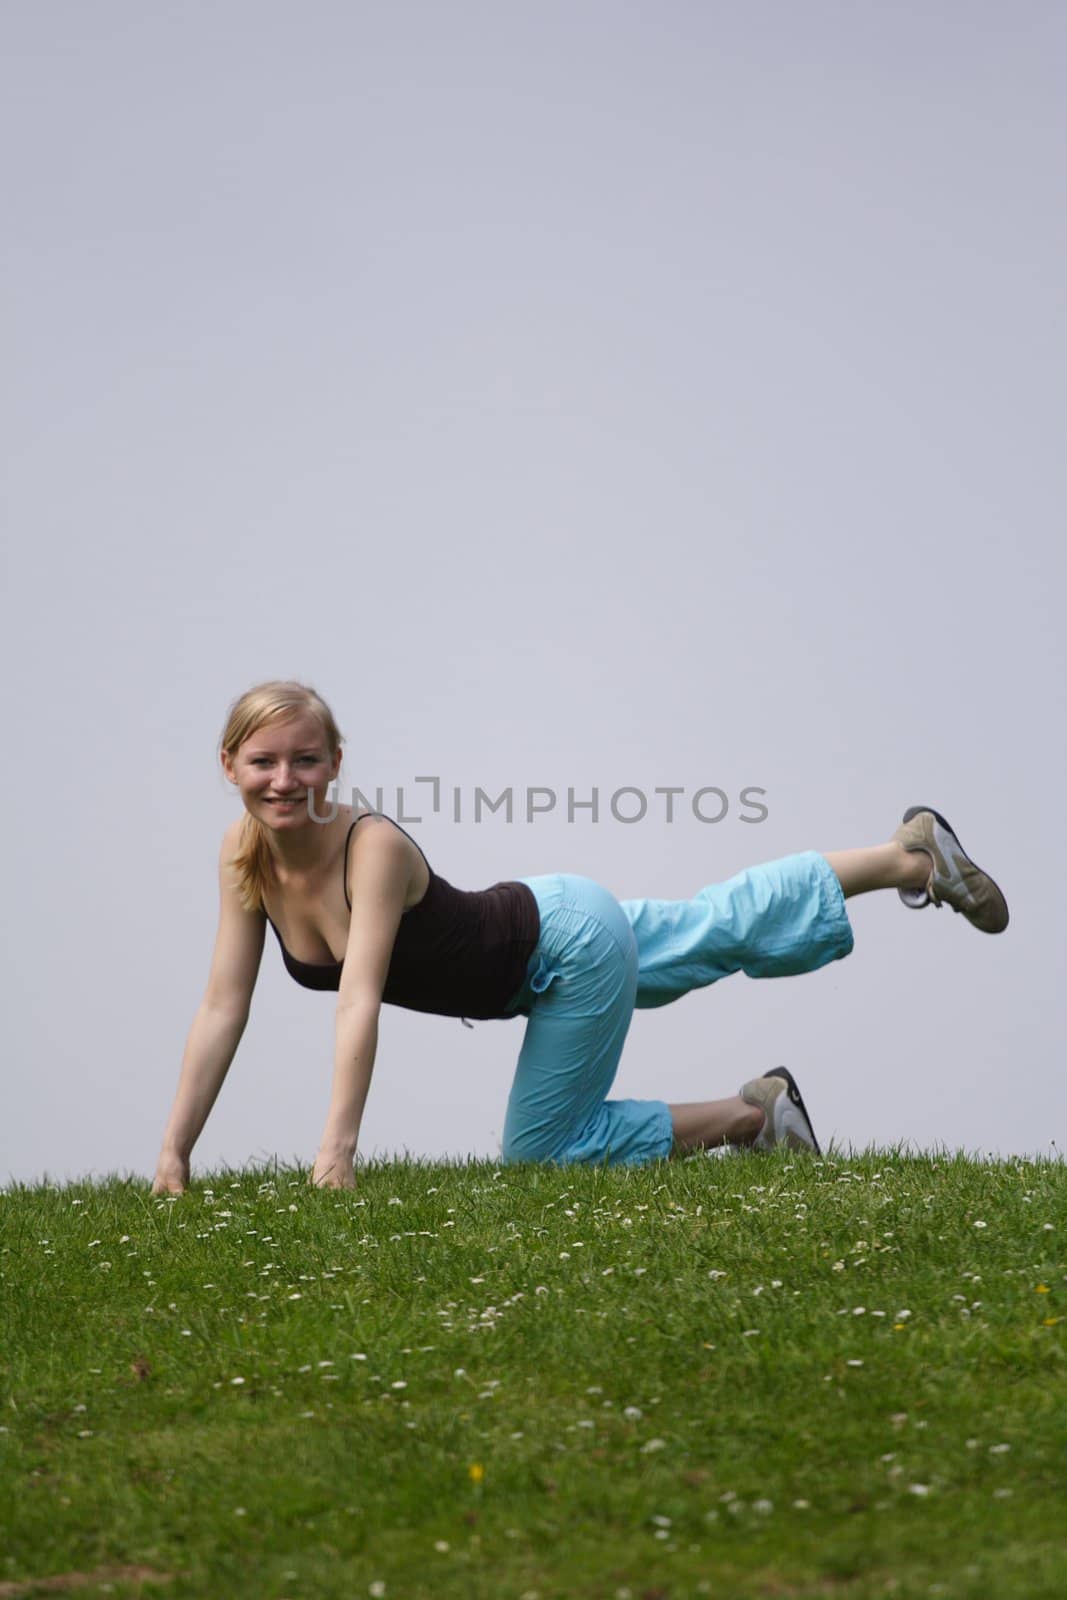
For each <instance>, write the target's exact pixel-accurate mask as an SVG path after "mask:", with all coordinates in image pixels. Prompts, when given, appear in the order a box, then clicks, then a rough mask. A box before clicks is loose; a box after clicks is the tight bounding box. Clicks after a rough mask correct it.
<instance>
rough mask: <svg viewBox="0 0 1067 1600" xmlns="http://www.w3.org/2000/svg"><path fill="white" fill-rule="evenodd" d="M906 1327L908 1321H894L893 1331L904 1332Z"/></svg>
mask: <svg viewBox="0 0 1067 1600" xmlns="http://www.w3.org/2000/svg"><path fill="white" fill-rule="evenodd" d="M906 1327H907V1323H906V1322H894V1324H893V1332H894V1333H903V1332H904V1329H905V1328H906Z"/></svg>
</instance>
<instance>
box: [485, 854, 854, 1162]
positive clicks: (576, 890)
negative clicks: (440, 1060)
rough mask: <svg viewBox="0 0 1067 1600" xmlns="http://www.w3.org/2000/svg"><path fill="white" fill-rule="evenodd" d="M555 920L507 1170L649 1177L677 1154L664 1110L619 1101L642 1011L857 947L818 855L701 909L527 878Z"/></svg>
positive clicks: (736, 886)
mask: <svg viewBox="0 0 1067 1600" xmlns="http://www.w3.org/2000/svg"><path fill="white" fill-rule="evenodd" d="M521 881H522V882H523V883H526V884H528V885H529V887H530V888H531V889H532V891H533V893H534V895H535V897H536V899H537V904H538V908H539V910H540V913H541V934H540V938H539V939H538V942H537V947H536V949H535V950H534V952H533V954H532V956H531V957H530V961H529V964H528V966H527V970H526V981H525V983H524V985H523V987H522V989H521V990H520V991H519V993H518V994H517V995H514V996H513V997H512V999H511V1001H510V1002H509V1006H508V1012H507V1014H508V1015H510V1016H515V1015H523V1016H526V1017H528V1019H529V1020H528V1022H527V1024H526V1034H525V1037H524V1039H523V1044H522V1050H521V1051H520V1054H519V1060H518V1065H517V1067H516V1069H515V1080H514V1082H513V1084H512V1086H511V1094H510V1096H509V1099H508V1107H507V1115H506V1117H505V1121H504V1134H503V1139H502V1142H501V1157H502V1160H503V1161H504V1162H513V1161H542V1162H545V1161H547V1162H556V1163H558V1164H560V1165H567V1164H571V1163H581V1164H582V1165H594V1164H597V1163H601V1162H603V1163H606V1164H607V1165H608V1166H617V1165H628V1166H637V1165H643V1164H645V1163H646V1162H650V1161H656V1160H660V1159H662V1158H664V1157H666V1156H668V1155H669V1154H670V1151H671V1146H672V1142H673V1140H672V1132H671V1117H670V1111H669V1110H668V1107H667V1104H666V1102H665V1101H663V1100H608V1099H607V1098H606V1096H607V1093H608V1090H609V1089H610V1088H611V1085H612V1083H613V1082H614V1079H615V1073H616V1071H617V1070H618V1065H619V1058H620V1057H621V1055H622V1047H623V1044H624V1042H625V1039H626V1034H627V1031H628V1029H629V1026H630V1018H631V1017H632V1015H633V1012H634V1010H635V1008H637V1009H645V1008H650V1007H653V1006H665V1005H669V1004H670V1002H671V1001H672V1000H677V999H678V998H679V997H680V996H681V995H683V994H688V993H689V991H690V990H691V989H700V988H704V987H705V986H706V985H707V984H710V983H716V982H717V981H718V980H719V979H720V978H725V977H728V976H729V974H730V973H731V972H744V973H746V974H747V975H748V976H749V977H750V978H782V977H788V976H790V975H792V974H794V973H800V972H814V971H815V970H816V969H817V968H819V967H822V966H825V965H826V964H827V962H830V961H838V960H840V959H841V957H843V956H847V955H848V953H849V951H850V950H851V949H852V945H853V938H852V927H851V924H850V923H849V920H848V913H847V911H846V909H845V897H844V895H843V893H842V891H841V885H840V883H839V882H838V879H837V874H836V873H835V872H834V870H833V868H832V867H831V866H830V863H829V862H828V861H827V859H826V857H825V856H823V855H820V854H819V853H818V852H817V851H815V850H807V851H804V852H803V853H802V854H800V855H792V856H783V857H782V858H781V859H780V860H778V861H768V862H765V863H764V864H763V865H762V866H758V867H749V868H748V869H747V870H746V871H744V872H739V873H738V874H737V876H736V877H733V878H729V879H727V881H726V882H725V883H713V884H709V885H708V887H707V888H706V889H701V890H699V891H698V892H697V894H695V895H694V896H693V898H692V900H623V901H619V900H616V899H615V897H614V895H612V894H609V892H608V891H607V889H604V888H602V887H601V885H600V884H598V883H594V882H593V880H592V879H591V878H582V877H577V876H575V875H573V874H571V873H552V874H549V875H547V876H542V877H534V878H523V879H522V880H521Z"/></svg>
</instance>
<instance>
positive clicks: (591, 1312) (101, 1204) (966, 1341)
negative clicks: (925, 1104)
mask: <svg viewBox="0 0 1067 1600" xmlns="http://www.w3.org/2000/svg"><path fill="white" fill-rule="evenodd" d="M307 1178H308V1174H307V1170H306V1169H305V1170H300V1171H298V1170H294V1169H279V1170H277V1171H275V1170H274V1169H273V1168H268V1169H265V1170H263V1169H261V1170H257V1171H248V1172H245V1173H241V1174H234V1173H224V1174H221V1175H216V1176H215V1177H214V1179H213V1180H212V1181H210V1182H205V1181H201V1180H199V1179H196V1180H194V1183H193V1186H192V1188H191V1189H190V1191H189V1192H188V1193H187V1194H186V1195H183V1196H182V1197H180V1198H176V1197H167V1198H163V1197H153V1196H151V1195H150V1194H149V1186H148V1184H147V1183H143V1182H140V1181H138V1182H124V1181H121V1180H118V1179H116V1180H114V1181H111V1182H108V1183H105V1184H100V1185H95V1186H94V1185H88V1184H75V1185H70V1186H67V1187H65V1188H62V1189H59V1188H55V1187H52V1188H46V1187H44V1186H43V1185H42V1186H38V1187H35V1188H30V1187H26V1186H14V1187H12V1188H9V1189H7V1190H6V1191H4V1192H2V1193H0V1429H2V1430H3V1431H0V1600H2V1597H5V1596H9V1595H11V1596H13V1595H22V1594H33V1593H44V1592H57V1585H56V1584H55V1583H53V1585H52V1586H51V1589H50V1591H46V1590H44V1589H43V1588H40V1587H38V1588H34V1586H33V1584H32V1580H34V1579H37V1580H42V1581H43V1580H44V1579H46V1578H49V1577H52V1578H55V1577H58V1576H59V1575H70V1576H69V1584H66V1585H64V1587H67V1586H69V1587H73V1586H74V1582H75V1579H74V1576H72V1575H78V1574H80V1575H84V1576H87V1577H88V1578H89V1579H90V1582H89V1585H88V1588H83V1589H81V1590H80V1592H81V1593H101V1592H109V1593H111V1594H114V1595H133V1594H142V1593H143V1594H145V1595H157V1594H158V1595H160V1596H166V1597H168V1600H181V1597H186V1596H196V1597H204V1596H212V1597H214V1596H219V1597H231V1596H233V1597H245V1596H247V1597H249V1600H253V1597H254V1600H267V1597H271V1600H277V1597H283V1596H284V1597H289V1600H299V1597H303V1596H308V1597H316V1600H319V1597H322V1600H332V1597H335V1596H336V1597H338V1600H341V1597H345V1600H350V1597H353V1596H365V1595H373V1596H386V1597H396V1600H399V1597H408V1596H411V1597H416V1596H417V1597H421V1596H427V1597H428V1596H433V1597H438V1596H441V1597H451V1596H456V1597H460V1596H463V1597H471V1596H477V1597H480V1596H486V1597H494V1600H495V1597H498V1596H499V1597H506V1600H534V1597H536V1600H551V1597H556V1596H567V1597H570V1596H581V1597H585V1596H589V1597H594V1596H596V1597H605V1600H609V1597H618V1600H627V1597H630V1600H641V1597H670V1600H676V1597H682V1596H698V1595H714V1596H718V1597H726V1600H732V1597H734V1596H737V1597H744V1600H747V1597H749V1596H751V1597H761V1600H762V1597H768V1600H775V1597H782V1600H784V1597H791V1596H804V1597H814V1596H833V1597H835V1600H863V1597H867V1596H871V1597H873V1596H883V1595H895V1596H897V1597H900V1600H904V1597H910V1596H923V1597H926V1596H929V1595H943V1596H954V1597H959V1596H974V1597H981V1600H1014V1597H1017V1596H1018V1597H1026V1600H1040V1597H1046V1596H1047V1597H1048V1600H1063V1596H1064V1595H1065V1594H1067V1535H1065V1530H1067V1488H1065V1482H1067V1474H1065V1462H1067V1381H1065V1379H1067V1363H1065V1360H1064V1333H1065V1330H1067V1275H1065V1260H1064V1230H1065V1228H1067V1180H1065V1169H1064V1166H1063V1164H1062V1163H1061V1162H1050V1161H1036V1162H1035V1161H1021V1160H1019V1161H1016V1160H1008V1161H997V1162H995V1161H992V1160H990V1161H975V1160H971V1159H966V1158H963V1157H958V1156H948V1155H941V1156H937V1155H932V1156H919V1157H916V1156H908V1155H905V1154H902V1153H899V1152H895V1153H885V1152H883V1153H881V1154H872V1153H869V1152H868V1153H864V1154H863V1155H854V1156H852V1157H851V1158H849V1159H846V1158H844V1157H843V1156H840V1155H836V1156H831V1157H828V1158H826V1159H823V1160H818V1159H810V1158H796V1157H789V1156H784V1155H781V1154H775V1155H754V1154H743V1155H729V1156H726V1157H724V1158H721V1159H709V1158H707V1157H705V1156H698V1157H694V1158H691V1159H689V1160H688V1161H684V1162H680V1161H673V1162H665V1163H661V1164H658V1165H656V1166H653V1167H644V1168H636V1169H635V1168H618V1167H616V1168H612V1169H604V1168H600V1169H589V1168H574V1167H569V1168H551V1167H537V1166H530V1167H507V1168H500V1167H498V1166H496V1165H495V1164H493V1163H489V1162H474V1163H471V1164H469V1165H447V1164H418V1163H415V1162H398V1163H392V1162H390V1163H370V1164H367V1165H365V1166H362V1167H360V1169H359V1173H358V1188H357V1190H356V1191H355V1192H354V1193H352V1192H344V1191H336V1190H312V1189H311V1188H310V1187H309V1185H308V1181H307ZM58 1592H62V1589H60V1590H59V1591H58Z"/></svg>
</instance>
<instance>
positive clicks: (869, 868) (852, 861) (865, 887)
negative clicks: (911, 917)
mask: <svg viewBox="0 0 1067 1600" xmlns="http://www.w3.org/2000/svg"><path fill="white" fill-rule="evenodd" d="M826 859H827V861H828V862H829V863H830V866H831V867H832V868H833V871H834V872H835V873H836V875H837V880H838V882H839V883H840V885H841V892H842V894H843V895H844V896H845V899H846V900H847V899H849V897H850V896H851V895H854V894H867V893H869V892H870V890H871V889H925V888H926V887H927V885H928V883H929V881H930V878H931V877H932V875H933V870H934V863H933V860H932V858H931V857H930V856H929V855H928V854H927V852H926V851H925V850H905V848H904V846H903V845H902V844H897V843H896V842H895V841H893V840H891V841H890V843H889V844H876V845H872V846H870V847H869V848H868V849H866V850H834V851H833V852H832V853H831V852H830V851H827V852H826Z"/></svg>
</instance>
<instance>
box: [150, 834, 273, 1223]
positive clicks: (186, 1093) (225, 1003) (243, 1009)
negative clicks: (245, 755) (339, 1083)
mask: <svg viewBox="0 0 1067 1600" xmlns="http://www.w3.org/2000/svg"><path fill="white" fill-rule="evenodd" d="M239 826H240V823H239V822H236V823H233V824H232V825H231V826H230V827H229V828H227V830H226V833H225V835H224V836H223V840H222V845H221V847H220V849H219V925H218V933H217V935H216V938H215V950H214V954H213V955H212V958H211V968H210V971H209V973H208V980H207V987H206V989H205V992H204V998H203V1000H202V1001H201V1002H200V1007H199V1010H198V1011H197V1013H196V1016H195V1017H194V1019H193V1025H192V1027H191V1028H190V1030H189V1037H188V1040H187V1042H186V1046H185V1055H184V1057H183V1058H182V1068H181V1076H180V1078H179V1080H178V1091H177V1094H176V1095H175V1099H174V1105H173V1107H172V1109H171V1113H170V1116H169V1118H168V1119H167V1126H166V1129H165V1130H164V1133H163V1143H162V1148H161V1150H160V1154H159V1162H158V1165H157V1167H156V1177H155V1181H154V1183H153V1187H152V1193H153V1194H164V1193H166V1194H181V1193H182V1191H183V1189H184V1188H185V1185H186V1184H187V1183H188V1181H189V1157H190V1155H191V1154H192V1149H193V1145H194V1144H195V1143H196V1141H197V1139H198V1138H199V1137H200V1133H201V1130H202V1129H203V1126H204V1123H205V1122H206V1121H207V1118H208V1113H209V1112H210V1110H211V1108H212V1106H213V1105H214V1104H215V1101H216V1099H217V1098H218V1094H219V1090H220V1089H221V1088H222V1085H223V1081H224V1079H225V1077H226V1074H227V1072H228V1071H229V1069H230V1063H231V1062H232V1061H233V1058H234V1056H235V1055H236V1053H237V1046H238V1045H239V1044H240V1042H241V1035H242V1034H243V1033H244V1030H245V1025H246V1023H247V1022H248V1015H249V1010H250V1007H251V1003H252V993H253V990H254V989H255V985H256V977H257V975H258V973H259V964H260V960H261V958H262V955H263V939H264V933H265V930H266V926H267V919H266V916H265V914H264V913H263V912H262V911H246V910H245V909H244V907H243V906H242V905H241V902H240V899H239V897H238V894H237V890H236V889H235V888H234V886H233V883H232V882H231V879H230V869H229V867H228V865H227V863H228V862H229V860H230V858H231V857H232V856H233V854H234V852H235V850H236V849H237V830H238V828H239Z"/></svg>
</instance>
